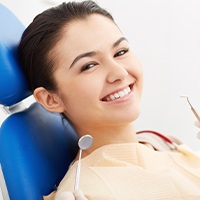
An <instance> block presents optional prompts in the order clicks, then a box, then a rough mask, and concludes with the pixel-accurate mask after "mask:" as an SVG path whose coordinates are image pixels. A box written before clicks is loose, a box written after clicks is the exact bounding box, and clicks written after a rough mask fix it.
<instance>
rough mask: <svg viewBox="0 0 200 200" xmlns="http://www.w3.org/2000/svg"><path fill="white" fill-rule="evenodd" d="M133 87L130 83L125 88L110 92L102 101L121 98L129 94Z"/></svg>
mask: <svg viewBox="0 0 200 200" xmlns="http://www.w3.org/2000/svg"><path fill="white" fill-rule="evenodd" d="M131 88H132V86H131V85H129V86H128V87H126V88H125V89H123V90H120V91H118V92H115V93H113V94H109V95H107V96H105V97H104V98H103V99H102V101H114V100H116V99H120V98H122V97H124V96H126V95H128V94H129V93H130V92H131Z"/></svg>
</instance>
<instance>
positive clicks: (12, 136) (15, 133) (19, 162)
mask: <svg viewBox="0 0 200 200" xmlns="http://www.w3.org/2000/svg"><path fill="white" fill-rule="evenodd" d="M24 29H25V27H24V26H23V25H22V23H21V22H20V21H19V20H18V19H17V18H16V16H15V15H14V14H13V13H12V12H11V11H9V10H8V9H7V8H6V7H5V6H3V5H2V4H0V104H1V105H2V107H4V108H5V109H6V110H7V112H8V116H7V118H6V119H5V120H4V122H3V123H2V124H1V127H0V164H1V170H2V171H1V174H2V177H1V189H2V192H3V196H4V200H7V199H10V200H41V199H42V197H43V196H44V195H47V194H49V193H50V192H51V191H53V190H55V188H56V186H57V185H58V184H59V182H60V181H61V179H62V178H63V176H64V175H65V173H66V171H67V169H68V166H69V164H70V163H71V161H72V160H73V159H74V158H75V156H76V153H77V151H78V146H77V136H76V133H75V131H74V130H73V128H72V127H71V126H70V124H69V123H68V121H67V120H66V119H64V118H63V116H62V114H59V113H50V112H48V111H47V110H45V109H44V108H43V107H42V106H41V105H39V104H38V103H36V102H33V103H31V105H30V107H28V108H26V107H25V108H24V107H23V106H21V105H23V100H24V99H26V98H27V97H29V96H30V95H31V92H30V91H29V89H28V86H27V83H26V80H25V78H24V77H23V74H22V72H21V70H20V66H19V63H18V60H17V44H18V42H19V40H20V37H21V35H22V32H23V30H24ZM0 112H3V111H1V110H0ZM3 178H4V180H5V182H4V180H2V179H3ZM2 183H3V184H4V183H5V185H2Z"/></svg>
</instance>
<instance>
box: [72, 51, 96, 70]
mask: <svg viewBox="0 0 200 200" xmlns="http://www.w3.org/2000/svg"><path fill="white" fill-rule="evenodd" d="M95 54H96V52H95V51H91V52H87V53H83V54H80V55H78V56H77V57H76V58H75V59H74V60H73V62H72V64H71V65H70V67H69V68H72V67H73V65H74V64H75V63H76V62H77V61H78V60H80V59H81V58H84V57H91V56H94V55H95Z"/></svg>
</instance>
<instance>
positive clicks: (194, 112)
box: [180, 95, 200, 123]
mask: <svg viewBox="0 0 200 200" xmlns="http://www.w3.org/2000/svg"><path fill="white" fill-rule="evenodd" d="M180 97H182V98H186V99H187V102H188V103H189V105H190V108H191V110H192V112H193V114H194V115H195V117H196V119H197V120H198V122H199V123H200V117H199V115H198V114H197V112H196V110H195V109H194V108H193V106H192V104H191V103H190V101H189V98H188V97H187V96H184V95H181V96H180Z"/></svg>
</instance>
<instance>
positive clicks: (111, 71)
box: [107, 62, 128, 83]
mask: <svg viewBox="0 0 200 200" xmlns="http://www.w3.org/2000/svg"><path fill="white" fill-rule="evenodd" d="M107 69H108V75H107V81H108V82H109V83H114V82H116V81H123V80H124V79H125V78H126V76H127V75H128V71H127V70H126V68H125V67H124V66H123V65H122V64H120V63H117V62H112V63H110V64H109V65H108V66H107Z"/></svg>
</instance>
